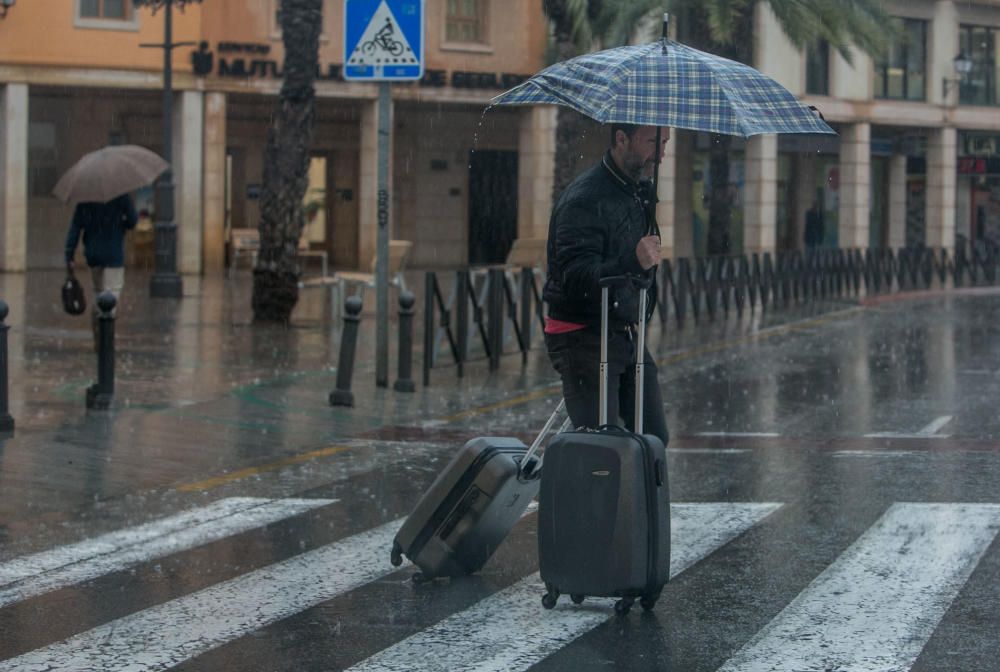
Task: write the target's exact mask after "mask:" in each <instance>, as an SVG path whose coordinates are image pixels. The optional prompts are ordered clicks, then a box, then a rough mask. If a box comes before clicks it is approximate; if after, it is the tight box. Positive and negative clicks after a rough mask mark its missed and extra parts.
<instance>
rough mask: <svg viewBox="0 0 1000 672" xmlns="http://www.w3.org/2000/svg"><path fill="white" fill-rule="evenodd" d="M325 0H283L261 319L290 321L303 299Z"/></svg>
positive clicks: (263, 203) (264, 194)
mask: <svg viewBox="0 0 1000 672" xmlns="http://www.w3.org/2000/svg"><path fill="white" fill-rule="evenodd" d="M322 8H323V2H322V0H284V1H283V2H282V6H281V32H282V42H283V43H284V46H285V64H284V81H283V82H282V85H281V93H280V94H279V97H278V105H277V109H276V110H275V114H274V118H273V121H272V122H271V126H270V127H269V128H268V131H267V147H266V149H265V150H264V179H263V188H262V189H261V198H260V225H259V230H260V252H259V254H258V257H257V266H256V268H254V272H253V299H252V305H253V313H254V320H255V321H259V322H282V323H287V322H288V320H289V318H290V317H291V314H292V309H294V308H295V304H296V303H297V302H298V300H299V289H298V281H299V275H300V272H301V271H300V269H299V266H298V260H297V254H296V250H297V249H298V244H299V237H300V236H301V235H302V228H303V225H304V223H305V220H304V217H303V212H302V199H303V197H304V196H305V193H306V189H307V188H308V186H309V151H310V148H311V146H312V136H313V118H314V116H315V103H316V100H315V94H316V92H315V89H314V87H313V83H314V81H315V79H316V70H317V67H318V64H319V31H320V25H321V24H322Z"/></svg>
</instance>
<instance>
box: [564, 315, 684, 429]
mask: <svg viewBox="0 0 1000 672" xmlns="http://www.w3.org/2000/svg"><path fill="white" fill-rule="evenodd" d="M545 347H546V348H547V349H548V351H549V359H550V360H552V365H553V366H554V367H555V369H556V371H558V372H559V375H560V376H562V386H563V398H565V399H566V409H567V410H568V411H569V417H570V419H571V420H572V421H573V426H574V427H597V426H598V424H599V417H600V416H599V415H598V406H599V400H600V396H601V388H600V381H601V335H600V332H598V331H596V330H594V329H590V328H587V329H580V330H579V331H571V332H569V333H566V334H545ZM644 361H645V369H646V372H645V375H644V377H643V392H642V398H643V411H642V416H643V433H644V434H653V435H654V436H658V437H660V439H661V440H662V441H663V445H667V441H668V440H669V439H670V434H669V432H668V431H667V417H666V414H665V413H664V410H663V395H662V394H661V392H660V383H659V380H658V377H659V376H658V372H657V369H656V363H655V362H654V361H653V357H652V356H651V355H650V354H649V350H648V349H647V350H646V352H645V357H644ZM619 413H620V414H621V416H622V420H623V421H624V426H625V427H626V428H627V429H629V430H632V431H634V430H635V341H634V340H632V337H630V334H629V333H628V332H624V331H611V332H609V335H608V422H610V423H612V424H617V423H618V422H619V421H618V415H619Z"/></svg>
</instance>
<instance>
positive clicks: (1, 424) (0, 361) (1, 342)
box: [0, 301, 14, 432]
mask: <svg viewBox="0 0 1000 672" xmlns="http://www.w3.org/2000/svg"><path fill="white" fill-rule="evenodd" d="M9 312H10V308H8V307H7V303H6V302H4V301H0V432H13V431H14V418H12V417H11V415H10V412H9V409H8V396H7V390H8V385H7V361H8V360H7V332H8V331H10V326H9V325H8V324H7V321H6V320H7V313H9Z"/></svg>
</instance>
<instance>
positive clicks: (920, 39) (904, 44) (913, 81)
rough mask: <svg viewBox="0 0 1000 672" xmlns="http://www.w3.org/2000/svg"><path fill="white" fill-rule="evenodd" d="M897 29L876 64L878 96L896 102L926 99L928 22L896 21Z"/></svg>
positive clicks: (913, 20)
mask: <svg viewBox="0 0 1000 672" xmlns="http://www.w3.org/2000/svg"><path fill="white" fill-rule="evenodd" d="M893 23H894V24H895V25H896V28H897V30H898V36H896V37H894V38H893V39H892V40H891V41H890V43H889V46H888V48H887V49H886V53H885V58H884V60H882V61H881V62H877V63H875V97H876V98H892V99H895V100H926V98H927V22H926V21H921V20H919V19H899V18H895V19H893Z"/></svg>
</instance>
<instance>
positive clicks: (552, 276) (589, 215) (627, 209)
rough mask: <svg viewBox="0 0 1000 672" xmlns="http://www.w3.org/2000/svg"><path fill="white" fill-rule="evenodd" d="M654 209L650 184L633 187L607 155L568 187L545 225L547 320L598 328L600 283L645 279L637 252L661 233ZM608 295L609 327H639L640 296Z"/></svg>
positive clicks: (649, 307)
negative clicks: (644, 241) (629, 277)
mask: <svg viewBox="0 0 1000 672" xmlns="http://www.w3.org/2000/svg"><path fill="white" fill-rule="evenodd" d="M655 207H656V197H655V195H654V194H653V189H652V184H651V183H648V182H642V183H635V182H633V181H632V180H630V179H629V178H628V177H626V176H624V175H622V174H621V173H620V172H619V171H618V170H617V168H616V167H615V165H614V162H613V161H612V159H611V156H610V154H606V155H605V156H604V159H603V160H602V162H601V163H599V164H597V165H596V166H594V167H593V168H591V169H589V170H588V171H586V172H585V173H583V174H582V175H580V176H579V177H578V178H576V179H575V180H574V181H573V182H572V183H571V184H570V185H569V186H568V187H567V188H566V190H565V191H564V192H563V193H562V195H561V196H560V197H559V200H558V202H557V203H556V206H555V208H553V210H552V218H551V219H550V220H549V240H548V276H547V279H546V281H545V289H544V292H543V296H544V299H545V301H546V302H547V303H548V304H549V317H551V318H553V319H557V320H563V321H566V322H574V323H577V324H587V325H591V326H599V325H600V322H601V288H600V285H599V284H598V281H599V280H600V279H601V278H603V277H607V276H613V275H625V274H632V275H641V274H643V269H642V267H641V266H640V265H639V260H638V258H637V257H636V256H635V248H636V246H637V245H638V244H639V240H640V239H641V238H642V237H643V236H646V235H649V234H653V233H655V234H659V230H658V229H657V227H656V221H655V218H654V216H653V213H654V209H655ZM654 268H655V267H654ZM652 277H653V279H654V283H653V287H652V289H651V290H650V292H649V299H648V302H647V314H648V315H649V314H652V311H653V308H654V306H655V303H656V284H655V277H656V274H655V271H654V272H653V273H652ZM611 291H612V295H611V297H610V303H611V306H612V310H611V326H612V328H615V327H622V326H624V325H626V324H635V323H637V322H638V321H639V320H638V318H639V310H638V305H639V304H638V292H637V291H635V290H629V289H624V288H623V289H612V290H611ZM616 304H617V305H616Z"/></svg>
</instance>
